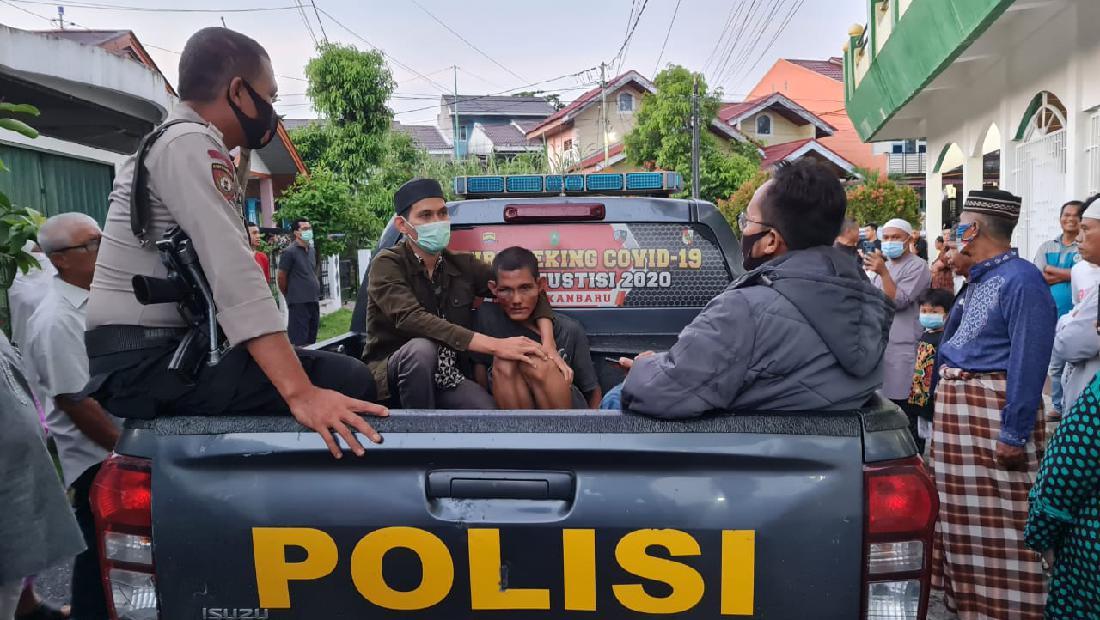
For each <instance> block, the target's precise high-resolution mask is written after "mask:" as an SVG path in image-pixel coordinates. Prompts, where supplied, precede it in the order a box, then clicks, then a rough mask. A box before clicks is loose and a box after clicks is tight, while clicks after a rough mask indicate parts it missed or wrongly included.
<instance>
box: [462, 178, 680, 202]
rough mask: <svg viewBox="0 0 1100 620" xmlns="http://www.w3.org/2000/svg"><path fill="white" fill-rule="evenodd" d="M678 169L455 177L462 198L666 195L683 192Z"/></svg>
mask: <svg viewBox="0 0 1100 620" xmlns="http://www.w3.org/2000/svg"><path fill="white" fill-rule="evenodd" d="M683 189H684V181H683V179H682V178H681V177H680V173H678V172H595V173H592V174H564V175H563V174H518V175H485V176H470V177H455V180H454V190H455V193H456V194H458V195H459V196H462V197H463V198H495V197H532V196H592V195H600V196H609V195H617V194H618V195H634V196H637V195H650V196H668V195H670V194H674V193H676V192H680V191H683Z"/></svg>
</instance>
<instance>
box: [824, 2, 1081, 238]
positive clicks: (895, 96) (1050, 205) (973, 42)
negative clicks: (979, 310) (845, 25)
mask: <svg viewBox="0 0 1100 620" xmlns="http://www.w3.org/2000/svg"><path fill="white" fill-rule="evenodd" d="M869 4H870V16H869V20H868V24H867V26H866V27H865V28H864V27H858V26H857V27H854V28H853V29H852V31H850V32H849V40H848V43H847V44H846V45H845V86H846V92H845V95H846V99H847V109H848V113H849V116H850V117H851V118H852V121H853V124H854V125H855V127H856V129H857V131H859V132H860V134H861V136H862V137H863V138H864V139H865V140H873V141H890V140H904V139H924V140H926V141H927V157H928V160H927V167H926V172H925V175H926V183H927V205H928V206H929V207H928V211H927V216H926V230H927V232H928V236H929V238H933V237H935V236H936V235H938V234H939V231H940V230H941V229H942V226H943V225H945V224H948V225H950V224H954V223H955V222H953V221H945V219H947V220H951V219H952V218H953V216H954V215H955V213H954V212H951V211H950V210H947V209H941V208H937V205H941V204H942V202H943V198H944V179H943V173H945V172H947V171H948V170H950V169H952V168H955V167H957V166H959V165H960V164H961V165H962V170H963V180H962V189H963V193H964V194H965V193H967V192H969V191H972V190H977V189H981V188H982V187H983V181H988V179H983V174H984V175H985V176H989V173H988V172H983V157H988V156H989V155H990V154H992V153H995V152H997V151H999V175H998V178H997V181H998V182H999V185H1000V187H1001V188H1002V189H1006V190H1008V191H1011V192H1012V193H1014V194H1017V195H1019V196H1021V197H1022V198H1023V200H1024V208H1023V213H1022V215H1021V218H1020V224H1019V225H1018V226H1017V230H1016V239H1015V242H1016V245H1017V246H1018V247H1019V249H1020V251H1021V253H1022V254H1023V255H1024V256H1026V257H1029V258H1030V257H1031V256H1032V255H1033V254H1034V253H1035V251H1036V250H1037V248H1038V246H1039V244H1041V243H1042V242H1043V241H1045V240H1047V239H1053V238H1054V237H1055V236H1057V235H1058V234H1059V230H1060V228H1059V224H1058V216H1059V209H1060V207H1061V205H1062V204H1063V203H1064V202H1066V201H1068V200H1072V199H1079V200H1083V199H1085V198H1086V197H1087V196H1089V195H1091V194H1094V193H1097V192H1098V191H1100V80H1097V79H1096V71H1097V69H1100V30H1098V29H1097V28H1096V25H1097V24H1100V2H1097V1H1096V0H966V1H965V2H963V1H961V0H908V1H906V0H871V1H870V2H869ZM949 191H950V190H949ZM958 202H959V203H961V202H962V196H960V197H959V200H958ZM945 211H946V212H945Z"/></svg>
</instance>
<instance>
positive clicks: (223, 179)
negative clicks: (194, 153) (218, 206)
mask: <svg viewBox="0 0 1100 620" xmlns="http://www.w3.org/2000/svg"><path fill="white" fill-rule="evenodd" d="M206 154H207V155H209V156H210V159H211V161H210V175H211V176H212V177H213V179H214V187H216V188H218V191H219V192H221V195H222V197H224V198H225V199H226V201H228V202H230V203H233V204H236V203H237V201H238V199H239V198H240V190H239V189H238V187H237V177H236V176H235V175H234V174H233V162H232V161H231V160H230V159H229V158H228V157H226V156H225V155H224V154H222V152H221V151H218V150H216V149H210V150H208V151H207V152H206Z"/></svg>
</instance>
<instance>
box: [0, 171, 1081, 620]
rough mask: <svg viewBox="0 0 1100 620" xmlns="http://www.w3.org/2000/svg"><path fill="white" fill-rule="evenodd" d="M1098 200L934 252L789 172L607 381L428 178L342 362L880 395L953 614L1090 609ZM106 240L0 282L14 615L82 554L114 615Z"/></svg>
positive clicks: (50, 240) (45, 252)
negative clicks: (90, 335) (728, 256)
mask: <svg viewBox="0 0 1100 620" xmlns="http://www.w3.org/2000/svg"><path fill="white" fill-rule="evenodd" d="M1098 198H1100V197H1093V198H1090V199H1089V200H1088V201H1086V202H1083V203H1082V202H1076V201H1075V202H1070V203H1067V204H1066V205H1065V206H1063V207H1062V209H1061V212H1060V223H1061V228H1062V233H1061V234H1060V235H1059V236H1058V238H1056V239H1052V240H1050V241H1049V242H1046V243H1044V244H1043V246H1042V247H1041V248H1040V250H1039V252H1038V255H1037V256H1035V257H1034V260H1033V261H1029V260H1027V259H1025V258H1022V257H1020V256H1019V255H1018V254H1017V252H1016V250H1015V249H1014V248H1013V247H1012V241H1011V240H1012V237H1013V234H1014V231H1015V228H1016V224H1017V221H1018V219H1019V216H1020V209H1021V199H1020V198H1019V197H1016V196H1013V195H1012V194H1010V193H1008V192H1003V191H999V190H992V191H976V192H971V194H970V195H969V196H967V198H966V202H965V205H964V207H963V209H962V212H961V215H960V217H959V221H958V223H957V225H956V226H954V227H952V228H950V229H947V230H944V231H943V234H942V235H941V236H939V237H937V238H936V239H935V240H934V248H935V253H934V255H933V256H932V257H931V263H929V260H928V259H929V256H928V250H929V248H928V245H927V244H926V243H924V240H923V238H922V236H921V234H920V233H919V232H918V231H917V230H915V228H914V226H913V223H911V222H908V221H905V220H903V219H892V220H890V221H888V222H885V223H884V224H882V225H881V226H878V225H876V224H867V225H864V226H862V227H861V226H859V225H858V223H856V222H854V221H852V220H850V219H845V213H846V200H845V195H844V191H843V188H842V187H841V185H840V183H839V182H838V181H837V179H836V178H835V176H833V175H832V173H831V172H829V171H828V170H827V169H825V168H822V167H820V166H818V165H816V164H813V163H810V162H800V163H796V164H793V165H790V166H781V167H779V168H778V169H777V170H776V172H775V173H774V174H773V176H772V178H771V179H770V180H769V181H768V182H767V183H765V184H764V185H763V186H762V187H761V188H760V189H759V190H758V191H757V192H756V194H755V195H754V196H753V198H752V200H751V201H750V203H749V205H748V207H747V209H746V210H745V212H744V213H743V214H742V215H741V218H740V222H739V224H740V229H741V231H742V239H741V248H740V250H741V254H742V259H743V265H744V267H745V268H746V270H747V274H746V275H745V276H743V277H741V278H739V279H738V280H737V281H736V282H734V283H733V284H732V285H730V287H729V288H727V289H726V290H725V291H723V292H722V293H720V294H719V295H718V296H717V297H716V298H715V299H714V300H712V301H711V303H709V304H708V305H707V307H706V308H705V309H703V310H702V311H701V312H700V314H699V316H698V317H697V318H696V319H695V320H694V321H693V322H692V323H691V324H690V325H688V326H687V327H686V328H685V329H684V330H683V331H682V332H681V333H680V335H679V338H678V340H677V342H676V343H675V344H674V345H673V346H672V347H671V348H670V350H668V351H664V352H645V353H642V354H640V355H638V356H637V357H634V358H622V359H621V360H619V363H620V365H621V366H622V368H623V369H624V370H625V371H626V378H625V381H624V382H623V383H622V384H620V385H618V386H615V387H614V388H613V389H611V390H610V391H609V392H608V393H607V394H606V395H605V394H603V392H602V390H601V389H600V385H599V382H598V379H597V377H596V373H595V370H594V368H593V366H592V359H591V356H590V352H589V350H588V346H587V339H586V336H585V333H584V330H583V327H581V325H580V324H579V323H577V322H576V321H573V320H571V319H569V318H568V317H565V316H561V315H559V314H558V313H556V312H554V311H553V310H552V308H550V306H549V303H548V301H547V298H546V295H545V286H546V285H545V282H544V281H543V280H542V279H541V278H540V274H539V265H538V260H537V258H536V257H535V255H534V254H533V253H532V252H530V251H529V250H526V249H524V248H520V247H513V248H508V249H506V250H503V251H501V252H499V253H498V254H497V256H496V258H495V260H494V262H493V264H492V265H486V264H483V263H481V262H480V261H479V260H477V259H476V258H474V257H473V255H470V254H462V253H455V252H451V251H450V250H448V249H447V246H448V241H449V235H450V222H449V214H448V209H447V207H446V204H445V202H444V199H443V193H442V189H441V188H440V187H439V185H438V183H435V182H434V181H431V180H427V179H417V180H414V181H410V183H409V184H407V185H406V186H405V187H403V188H402V190H401V191H399V192H398V194H397V195H396V196H395V200H394V208H395V226H397V228H398V229H399V230H400V232H401V233H402V235H403V238H402V241H401V242H399V243H398V244H397V245H395V246H393V247H392V248H389V249H386V250H383V251H382V252H380V254H379V259H380V260H377V261H375V262H374V263H373V264H372V266H371V269H370V272H369V275H368V278H367V289H366V296H367V297H366V298H367V302H368V306H367V321H368V325H369V327H370V328H369V330H368V331H369V334H370V339H369V340H368V341H367V343H366V352H365V354H364V361H365V362H366V365H360V364H359V362H357V361H355V360H350V359H347V360H344V362H345V366H348V369H349V371H353V372H354V373H356V374H357V376H361V377H366V378H368V379H367V380H368V381H369V382H371V383H375V382H376V383H377V388H378V392H377V396H378V397H377V399H376V400H377V401H378V402H386V403H388V404H390V405H400V406H403V407H405V408H419V409H434V408H440V409H447V408H476V409H492V408H495V407H499V408H502V409H516V408H522V409H530V408H541V409H568V408H596V407H602V408H605V409H620V408H625V409H630V410H632V411H634V412H637V413H641V414H646V415H651V416H655V417H670V416H671V417H687V416H694V415H702V414H704V413H706V412H709V411H714V410H722V411H736V410H753V409H760V410H771V411H784V410H792V411H805V410H820V411H833V410H850V409H855V408H858V407H860V406H862V405H863V404H865V403H866V402H867V401H868V399H869V398H870V397H872V396H873V395H874V394H875V393H876V392H881V393H882V395H883V396H885V397H886V398H888V399H889V400H891V401H893V402H894V403H895V404H896V405H897V406H898V407H900V408H901V409H902V410H903V411H904V412H905V414H906V415H907V416H908V418H909V422H910V425H909V426H910V432H911V433H912V436H913V440H914V442H915V444H916V445H917V447H918V448H919V450H920V452H921V453H922V454H925V455H926V458H927V463H928V466H929V468H930V469H931V471H932V472H933V475H934V477H935V481H936V485H937V489H938V492H939V499H940V506H941V508H940V516H939V520H938V523H937V526H936V536H935V544H934V548H933V559H934V567H933V568H934V584H935V585H936V586H937V587H939V588H942V589H943V590H944V592H945V600H946V603H947V605H948V607H949V608H950V609H952V610H953V611H956V612H957V613H958V614H959V616H960V617H961V618H963V619H967V620H969V619H976V618H990V619H1004V618H1013V619H1015V618H1023V619H1028V618H1039V617H1042V616H1043V614H1044V613H1045V614H1046V615H1047V617H1048V618H1063V617H1090V616H1089V615H1088V614H1090V613H1092V614H1095V613H1096V610H1098V609H1100V560H1098V557H1100V542H1098V541H1100V414H1098V411H1097V408H1098V404H1097V403H1098V400H1100V378H1098V376H1097V371H1100V336H1098V335H1097V314H1098V309H1097V302H1098V295H1100V267H1098V266H1097V265H1100V199H1098ZM250 232H251V233H252V236H251V238H252V243H253V246H256V244H257V242H256V237H257V235H256V233H257V232H258V231H256V230H252V231H250ZM293 234H294V239H295V244H294V245H293V246H292V247H291V248H290V250H289V251H288V252H284V254H283V258H282V260H280V262H279V272H278V274H279V275H278V284H279V288H280V290H281V291H282V292H283V294H284V295H285V296H286V298H287V301H288V302H289V305H290V307H291V308H292V312H291V317H290V331H291V332H292V333H293V334H294V335H293V336H292V340H295V341H297V340H298V339H302V340H305V341H312V339H313V338H315V337H316V302H315V299H316V282H315V275H313V272H312V269H311V265H312V262H313V254H312V252H313V250H312V243H311V242H312V238H311V237H312V231H311V230H310V226H309V222H304V221H300V222H295V225H294V232H293ZM101 237H102V232H101V231H100V228H99V226H98V225H97V224H96V222H95V221H94V220H92V219H91V218H89V217H87V216H85V215H80V214H65V215H60V216H55V217H53V218H50V219H49V220H48V221H47V222H46V223H45V224H44V225H43V227H42V229H41V231H40V232H39V236H38V243H37V246H36V247H35V248H34V250H35V253H34V255H35V257H36V259H37V260H38V261H39V264H40V267H41V269H39V270H34V271H31V272H29V273H27V274H24V275H21V276H20V277H19V278H18V279H17V282H16V285H15V286H14V287H13V288H12V291H11V298H12V311H13V312H12V313H13V324H12V328H13V329H12V332H13V340H14V343H15V344H17V345H18V347H19V349H21V353H22V358H21V359H20V357H19V356H18V355H17V354H16V353H15V351H14V350H13V349H12V347H11V346H9V344H8V343H7V342H6V341H5V340H4V339H3V338H0V412H3V414H4V418H3V424H4V426H5V428H10V429H12V430H11V432H6V433H4V434H3V435H0V454H4V453H5V452H6V453H7V454H12V455H19V457H18V459H19V460H18V463H17V464H15V465H13V463H16V461H13V460H12V459H10V458H3V459H0V478H3V479H4V480H5V486H4V487H2V488H0V505H4V506H5V507H14V509H15V511H16V512H12V513H10V514H11V515H14V517H13V518H4V519H0V556H3V557H5V558H8V557H11V558H18V559H19V560H20V561H19V562H15V563H11V564H9V563H5V564H3V565H0V618H2V619H3V620H7V618H9V617H11V616H12V615H13V614H15V616H16V617H18V618H25V617H26V618H63V617H68V616H67V614H68V610H59V609H54V608H52V607H50V606H48V605H46V604H45V603H43V602H42V601H40V600H38V599H37V597H36V596H35V594H34V587H33V581H32V580H25V579H24V577H26V576H27V575H33V574H35V573H36V572H38V571H41V570H43V569H45V568H47V567H49V566H50V565H52V564H55V563H57V562H58V561H60V560H62V559H65V558H67V557H72V556H73V555H76V562H75V565H74V571H73V581H72V613H73V617H78V618H101V617H106V610H105V609H104V597H103V588H102V580H101V578H100V575H99V563H98V557H97V551H96V548H97V545H96V540H95V536H94V519H93V516H92V512H91V506H90V501H89V490H90V488H91V486H92V481H93V479H94V477H95V474H96V472H97V471H98V468H99V466H100V463H102V461H103V460H104V459H105V458H106V457H107V455H108V453H109V452H110V451H111V450H112V449H113V447H114V444H115V441H116V440H117V439H118V437H119V427H120V425H119V420H117V419H116V418H114V417H113V416H112V415H111V414H110V413H108V412H107V410H105V408H104V406H101V404H100V402H99V401H97V399H96V398H95V395H94V394H95V390H96V385H95V381H94V378H93V377H89V371H88V355H87V354H84V353H83V351H85V345H84V336H85V317H84V314H85V308H86V306H87V303H88V299H89V288H91V289H92V293H93V294H94V289H95V286H94V285H92V280H93V276H94V273H95V271H96V264H97V259H96V257H97V254H98V250H99V245H100V240H101ZM256 260H257V263H258V264H259V268H260V269H261V270H262V271H264V272H265V273H267V272H268V268H267V267H266V265H265V263H264V260H263V259H262V258H261V255H257V257H256ZM311 278H312V279H311ZM458 290H463V291H469V292H472V293H471V294H467V295H466V296H465V297H462V299H463V300H465V301H469V302H472V301H473V298H474V296H475V294H476V296H482V297H492V298H495V300H496V303H495V304H483V305H482V306H481V308H480V309H479V311H478V312H477V313H476V317H475V315H474V314H473V313H472V312H471V308H470V307H468V306H467V305H465V304H460V303H457V301H455V302H449V300H452V299H454V300H458V299H459V297H458V296H457V294H456V293H453V292H454V291H458ZM445 301H446V302H448V303H443V302H445ZM295 304H306V305H307V306H306V307H300V308H298V309H297V310H295V309H294V306H295ZM309 304H312V307H309ZM322 374H324V373H322ZM371 378H373V380H374V381H371ZM5 381H6V382H5ZM1048 384H1049V385H1050V386H1051V387H1050V390H1049V395H1050V397H1049V400H1047V399H1045V398H1044V394H1045V392H1046V391H1047V390H1046V389H1045V386H1046V385H1048ZM372 400H374V399H372ZM1047 403H1049V404H1047ZM108 408H111V409H112V411H114V412H115V413H116V414H118V413H119V412H118V411H116V410H114V408H113V407H108ZM35 411H37V415H35ZM9 417H13V418H14V419H12V420H9V419H8V418H9ZM36 419H37V420H38V421H39V424H35V423H34V421H35V420H36ZM1055 423H1056V424H1057V431H1056V433H1055V434H1054V436H1053V438H1051V439H1050V441H1049V442H1048V440H1047V429H1048V424H1050V425H1053V424H1055ZM41 425H45V426H47V427H48V428H49V431H50V434H51V436H52V437H53V440H54V442H55V443H56V446H57V452H58V457H59V461H60V468H61V474H62V479H63V483H64V487H66V488H68V489H69V490H70V492H71V500H72V506H73V511H71V512H70V511H67V510H60V511H59V510H58V504H59V503H63V502H64V501H65V500H64V496H63V494H62V490H61V486H60V485H58V484H57V479H56V473H55V472H54V470H53V466H52V464H51V463H50V461H49V459H48V457H47V456H46V452H45V450H41V449H39V450H35V449H33V448H34V445H35V444H36V443H37V444H41ZM345 439H346V438H345ZM348 444H349V445H350V446H351V447H352V448H353V449H355V447H356V446H358V444H354V445H353V444H352V442H350V441H349V442H348ZM39 447H40V446H39ZM359 450H362V448H359ZM51 477H52V482H51ZM5 489H23V491H22V493H24V496H20V497H6V496H4V495H3V493H5V492H7V491H6V490H5ZM28 489H29V490H30V491H28ZM13 492H14V491H13ZM27 493H33V495H34V497H33V501H32V500H31V499H28V498H29V497H30V496H29V495H26V494H27ZM74 515H75V519H74V518H73V516H74ZM66 517H67V518H66ZM13 524H15V525H13ZM13 527H14V528H16V529H12V530H7V529H5V528H13ZM82 549H83V551H82ZM5 604H7V606H5ZM1082 614H1084V615H1082Z"/></svg>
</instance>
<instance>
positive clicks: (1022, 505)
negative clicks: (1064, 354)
mask: <svg viewBox="0 0 1100 620" xmlns="http://www.w3.org/2000/svg"><path fill="white" fill-rule="evenodd" d="M1020 203H1021V200H1020V198H1018V197H1016V196H1013V195H1012V194H1009V193H1008V192H1003V191H1000V190H993V191H975V192H971V193H970V195H969V196H968V197H967V199H966V204H965V206H964V207H963V213H962V215H961V217H960V224H959V227H958V229H957V231H956V238H957V240H958V243H959V246H960V250H959V251H960V252H961V253H962V254H964V255H966V256H968V257H969V258H970V259H972V260H973V261H974V265H973V267H971V269H970V274H969V283H968V286H967V289H966V292H965V293H964V294H963V295H962V296H961V298H960V300H959V301H958V303H956V305H955V307H954V308H953V309H952V311H951V319H950V320H949V321H948V325H947V330H946V331H945V333H944V335H943V341H942V343H941V345H940V350H939V360H938V363H939V367H940V381H939V383H938V385H937V387H936V395H935V398H936V404H935V420H936V422H935V425H934V428H933V436H932V445H933V447H932V451H933V460H934V462H935V466H934V467H935V473H936V486H937V489H938V491H939V495H940V519H939V522H938V523H937V525H936V548H935V552H934V553H933V557H934V558H935V564H934V567H933V568H934V584H935V585H937V586H941V587H943V588H944V590H945V592H946V593H947V604H948V607H949V608H952V609H953V610H957V612H958V613H959V616H960V617H963V618H969V617H982V618H1014V619H1034V620H1039V619H1040V618H1042V615H1043V605H1044V602H1045V599H1046V579H1045V577H1044V574H1043V566H1042V561H1041V559H1040V556H1039V555H1038V554H1037V553H1035V552H1034V551H1031V550H1029V549H1028V548H1027V547H1026V546H1025V544H1024V540H1023V530H1024V524H1025V523H1026V521H1027V511H1028V497H1027V494H1028V490H1029V489H1030V488H1031V485H1032V484H1033V483H1034V481H1035V473H1036V471H1037V470H1038V465H1039V460H1038V457H1039V454H1038V452H1039V449H1041V446H1042V445H1043V439H1044V437H1043V428H1044V427H1043V420H1042V416H1039V415H1037V414H1038V412H1039V408H1040V405H1041V403H1042V393H1043V384H1044V383H1045V382H1046V374H1047V364H1048V363H1049V361H1050V352H1051V348H1052V347H1053V344H1054V325H1055V322H1056V320H1057V311H1056V309H1055V305H1054V299H1053V298H1052V297H1051V295H1050V291H1049V289H1048V288H1047V284H1046V282H1045V281H1044V279H1043V275H1042V273H1040V271H1039V270H1038V269H1037V268H1036V267H1035V265H1032V264H1031V263H1030V262H1028V261H1027V260H1024V259H1022V258H1020V257H1019V255H1018V254H1017V253H1016V251H1015V250H1014V249H1012V247H1011V238H1012V231H1013V229H1014V228H1015V227H1016V222H1017V220H1018V219H1019V216H1020Z"/></svg>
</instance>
